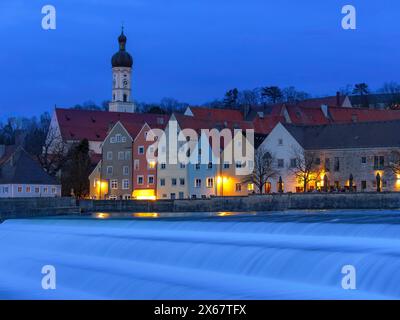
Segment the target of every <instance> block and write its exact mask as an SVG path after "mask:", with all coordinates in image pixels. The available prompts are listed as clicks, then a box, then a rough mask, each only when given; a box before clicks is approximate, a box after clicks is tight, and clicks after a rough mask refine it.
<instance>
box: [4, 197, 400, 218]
mask: <svg viewBox="0 0 400 320" xmlns="http://www.w3.org/2000/svg"><path fill="white" fill-rule="evenodd" d="M334 209H347V210H349V209H350V210H353V209H354V210H362V209H377V210H384V209H386V210H387V209H400V193H399V192H382V193H336V194H334V193H328V194H325V193H307V194H299V193H293V194H291V193H285V194H266V195H251V196H248V197H214V198H210V199H193V200H189V199H188V200H156V201H142V200H140V201H136V200H75V199H73V198H23V199H22V198H16V199H10V198H9V199H0V219H1V220H4V219H9V218H29V217H37V216H57V215H77V214H87V213H90V212H180V213H182V212H187V213H190V212H221V211H222V212H224V211H233V212H251V211H285V210H334Z"/></svg>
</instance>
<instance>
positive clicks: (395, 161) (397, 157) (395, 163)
mask: <svg viewBox="0 0 400 320" xmlns="http://www.w3.org/2000/svg"><path fill="white" fill-rule="evenodd" d="M388 162H389V163H388V165H387V168H388V169H389V170H391V171H392V172H393V174H394V175H395V176H396V177H397V176H399V175H400V150H392V151H391V153H390V155H389V161H388Z"/></svg>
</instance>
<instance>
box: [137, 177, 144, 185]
mask: <svg viewBox="0 0 400 320" xmlns="http://www.w3.org/2000/svg"><path fill="white" fill-rule="evenodd" d="M143 181H144V177H143V176H137V183H138V184H143Z"/></svg>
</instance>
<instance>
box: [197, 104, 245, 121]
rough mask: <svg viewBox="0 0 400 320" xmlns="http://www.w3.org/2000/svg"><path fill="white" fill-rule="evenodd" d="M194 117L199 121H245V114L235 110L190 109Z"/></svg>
mask: <svg viewBox="0 0 400 320" xmlns="http://www.w3.org/2000/svg"><path fill="white" fill-rule="evenodd" d="M189 108H190V110H191V111H192V113H193V116H194V117H195V118H198V119H205V120H213V121H225V120H230V121H243V120H244V119H243V114H242V113H241V112H240V111H239V110H233V109H211V108H203V107H189Z"/></svg>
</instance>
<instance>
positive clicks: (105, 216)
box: [95, 212, 110, 219]
mask: <svg viewBox="0 0 400 320" xmlns="http://www.w3.org/2000/svg"><path fill="white" fill-rule="evenodd" d="M95 217H96V218H97V219H108V218H109V217H110V214H109V213H104V212H98V213H96V215H95Z"/></svg>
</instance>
